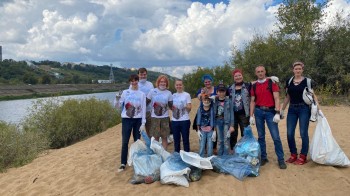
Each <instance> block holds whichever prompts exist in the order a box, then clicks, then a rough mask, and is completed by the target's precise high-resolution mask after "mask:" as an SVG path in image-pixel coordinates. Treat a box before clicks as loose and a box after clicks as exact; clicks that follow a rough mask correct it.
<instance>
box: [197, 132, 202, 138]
mask: <svg viewBox="0 0 350 196" xmlns="http://www.w3.org/2000/svg"><path fill="white" fill-rule="evenodd" d="M197 135H198V138H199V140H202V133H201V131H200V130H198V131H197Z"/></svg>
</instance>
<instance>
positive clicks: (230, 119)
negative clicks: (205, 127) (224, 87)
mask: <svg viewBox="0 0 350 196" xmlns="http://www.w3.org/2000/svg"><path fill="white" fill-rule="evenodd" d="M218 105H219V100H218V98H216V100H215V103H214V116H216V113H217V108H218ZM224 122H225V124H226V125H229V126H233V125H234V114H233V105H232V101H231V100H230V98H229V97H225V103H224Z"/></svg>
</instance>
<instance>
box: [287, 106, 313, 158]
mask: <svg viewBox="0 0 350 196" xmlns="http://www.w3.org/2000/svg"><path fill="white" fill-rule="evenodd" d="M310 115H311V110H310V108H309V106H308V105H306V104H301V105H297V104H295V105H293V104H290V106H289V109H288V115H287V140H288V146H289V150H290V153H291V154H297V148H296V145H295V138H294V136H295V128H296V126H297V122H298V119H299V129H300V137H301V152H300V153H301V154H303V155H305V156H306V155H307V153H308V151H309V119H310Z"/></svg>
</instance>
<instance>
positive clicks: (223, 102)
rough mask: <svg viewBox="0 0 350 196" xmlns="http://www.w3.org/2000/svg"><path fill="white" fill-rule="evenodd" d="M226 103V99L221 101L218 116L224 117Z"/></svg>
mask: <svg viewBox="0 0 350 196" xmlns="http://www.w3.org/2000/svg"><path fill="white" fill-rule="evenodd" d="M224 105H225V101H219V103H218V111H217V113H216V116H217V117H224Z"/></svg>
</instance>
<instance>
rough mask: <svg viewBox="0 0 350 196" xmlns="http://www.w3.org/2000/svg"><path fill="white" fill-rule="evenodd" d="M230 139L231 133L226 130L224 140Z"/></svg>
mask: <svg viewBox="0 0 350 196" xmlns="http://www.w3.org/2000/svg"><path fill="white" fill-rule="evenodd" d="M230 137H231V132H230V130H227V133H226V139H229V138H230Z"/></svg>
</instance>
